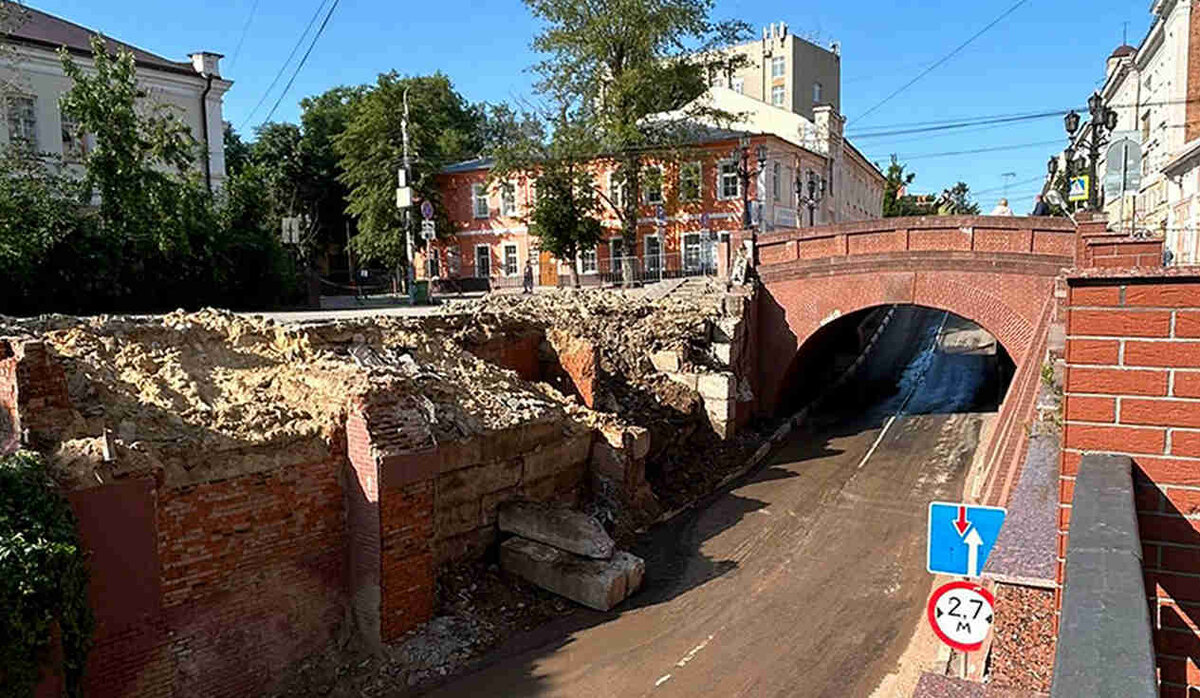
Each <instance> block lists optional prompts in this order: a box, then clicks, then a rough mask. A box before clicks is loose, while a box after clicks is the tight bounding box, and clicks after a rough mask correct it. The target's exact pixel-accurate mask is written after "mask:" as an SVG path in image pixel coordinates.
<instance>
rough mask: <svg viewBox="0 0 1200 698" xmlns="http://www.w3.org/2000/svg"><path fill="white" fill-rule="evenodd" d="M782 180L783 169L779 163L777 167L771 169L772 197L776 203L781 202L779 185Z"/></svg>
mask: <svg viewBox="0 0 1200 698" xmlns="http://www.w3.org/2000/svg"><path fill="white" fill-rule="evenodd" d="M781 179H783V168H781V167H780V166H779V163H775V165H774V166H773V167H772V168H771V195H772V196H773V197H774V199H775V200H776V201H779V185H780V180H781Z"/></svg>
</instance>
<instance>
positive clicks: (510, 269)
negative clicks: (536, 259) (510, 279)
mask: <svg viewBox="0 0 1200 698" xmlns="http://www.w3.org/2000/svg"><path fill="white" fill-rule="evenodd" d="M504 275H505V276H516V275H517V246H516V245H514V244H509V245H505V246H504Z"/></svg>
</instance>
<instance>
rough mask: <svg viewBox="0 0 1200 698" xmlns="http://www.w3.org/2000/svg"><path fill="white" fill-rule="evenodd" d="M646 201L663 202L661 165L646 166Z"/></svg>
mask: <svg viewBox="0 0 1200 698" xmlns="http://www.w3.org/2000/svg"><path fill="white" fill-rule="evenodd" d="M645 192H646V203H648V204H661V203H662V202H663V171H662V168H661V167H648V168H646V187H645Z"/></svg>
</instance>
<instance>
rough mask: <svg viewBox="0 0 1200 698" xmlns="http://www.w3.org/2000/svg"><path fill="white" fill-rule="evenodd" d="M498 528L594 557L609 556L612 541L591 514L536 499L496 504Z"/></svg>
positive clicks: (604, 558)
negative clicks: (534, 500)
mask: <svg viewBox="0 0 1200 698" xmlns="http://www.w3.org/2000/svg"><path fill="white" fill-rule="evenodd" d="M498 521H499V524H500V530H501V531H504V532H506V533H515V534H516V535H518V536H521V537H523V538H528V539H530V540H534V541H538V542H541V543H545V544H546V545H552V546H554V547H555V548H559V549H560V550H565V551H567V552H571V553H575V554H576V555H582V556H584V557H589V558H594V559H598V560H607V559H609V558H611V557H612V555H613V551H614V550H615V549H616V543H614V542H613V539H612V537H611V536H609V535H608V533H607V532H606V531H605V530H604V527H603V526H601V525H600V523H599V522H597V521H596V520H595V519H593V518H592V517H590V516H588V515H587V514H583V513H581V512H578V511H572V510H570V509H566V508H563V507H556V506H553V505H549V504H541V503H537V502H505V503H503V504H501V505H500V509H499V517H498Z"/></svg>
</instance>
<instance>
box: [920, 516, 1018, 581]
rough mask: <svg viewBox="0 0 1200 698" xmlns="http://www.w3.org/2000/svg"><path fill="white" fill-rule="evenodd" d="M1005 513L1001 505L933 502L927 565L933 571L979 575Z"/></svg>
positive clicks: (998, 533)
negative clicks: (988, 505)
mask: <svg viewBox="0 0 1200 698" xmlns="http://www.w3.org/2000/svg"><path fill="white" fill-rule="evenodd" d="M1005 513H1006V512H1005V510H1004V509H1003V508H1001V507H984V506H972V505H969V504H963V503H958V502H930V503H929V551H928V553H927V556H926V563H925V568H926V569H928V570H929V571H930V572H932V573H933V574H952V575H957V576H960V577H978V576H979V573H980V572H981V571H982V570H983V565H984V564H985V563H986V562H987V558H988V554H989V553H991V552H992V546H994V545H995V544H996V537H997V536H999V535H1000V526H1001V525H1002V524H1003V523H1004V515H1005Z"/></svg>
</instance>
